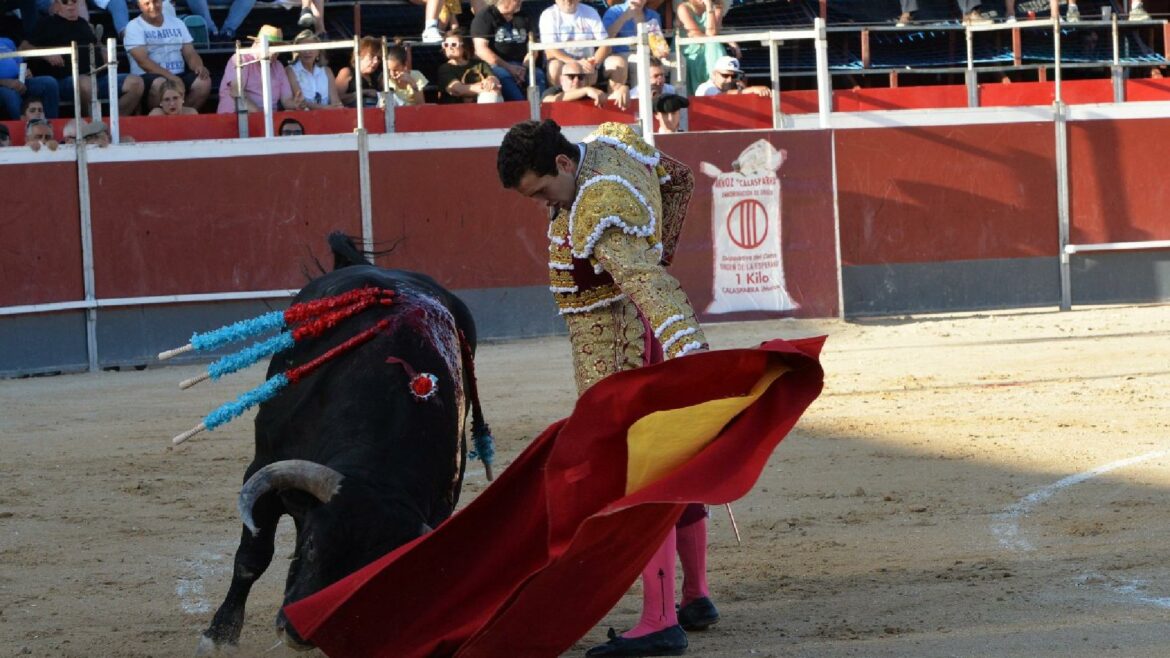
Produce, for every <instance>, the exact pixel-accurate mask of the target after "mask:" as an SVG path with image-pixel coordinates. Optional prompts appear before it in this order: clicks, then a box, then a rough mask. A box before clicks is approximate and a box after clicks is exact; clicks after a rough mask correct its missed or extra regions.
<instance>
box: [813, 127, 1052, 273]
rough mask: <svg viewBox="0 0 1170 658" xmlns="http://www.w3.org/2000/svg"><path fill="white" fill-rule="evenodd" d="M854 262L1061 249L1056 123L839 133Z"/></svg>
mask: <svg viewBox="0 0 1170 658" xmlns="http://www.w3.org/2000/svg"><path fill="white" fill-rule="evenodd" d="M836 142H837V186H838V195H839V205H840V218H841V219H840V221H841V253H842V260H843V261H844V264H845V265H876V264H886V263H918V262H935V261H953V260H973V259H988V258H1018V257H1025V256H1040V255H1055V254H1056V251H1057V244H1058V236H1057V226H1056V221H1055V218H1056V217H1057V212H1056V165H1055V162H1054V156H1053V154H1054V152H1055V151H1054V148H1055V136H1054V130H1053V128H1052V125H1051V124H1047V123H1031V124H1028V123H1020V124H1000V125H978V126H954V127H930V128H883V129H872V130H846V131H838V132H837V133H836Z"/></svg>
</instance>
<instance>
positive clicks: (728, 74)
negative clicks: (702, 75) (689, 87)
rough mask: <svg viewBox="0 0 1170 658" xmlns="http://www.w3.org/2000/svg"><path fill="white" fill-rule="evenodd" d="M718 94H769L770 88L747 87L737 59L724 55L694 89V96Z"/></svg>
mask: <svg viewBox="0 0 1170 658" xmlns="http://www.w3.org/2000/svg"><path fill="white" fill-rule="evenodd" d="M719 94H755V95H756V96H771V95H772V90H771V89H769V88H768V87H765V86H762V85H755V86H752V87H749V86H747V85H745V84H744V83H743V69H741V68H740V66H739V60H738V59H736V58H734V57H729V56H727V55H724V56H723V57H720V58H719V60H718V61H717V62H715V66H714V67H713V68H712V69H711V77H710V78H709V79H708V80H707V81H706V82H704V83H703V84H701V85H699V86H698V88H696V89H695V94H694V95H695V96H718V95H719Z"/></svg>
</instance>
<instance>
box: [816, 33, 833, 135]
mask: <svg viewBox="0 0 1170 658" xmlns="http://www.w3.org/2000/svg"><path fill="white" fill-rule="evenodd" d="M813 29H814V30H816V32H817V40H816V54H817V107H818V110H819V115H820V127H821V128H828V127H829V114H830V113H831V112H832V111H833V79H832V78H831V77H829V33H828V30H826V29H825V19H823V18H817V19H815V20H814V21H813Z"/></svg>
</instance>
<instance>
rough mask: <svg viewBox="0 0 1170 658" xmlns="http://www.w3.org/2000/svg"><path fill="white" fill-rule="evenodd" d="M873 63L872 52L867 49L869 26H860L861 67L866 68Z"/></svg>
mask: <svg viewBox="0 0 1170 658" xmlns="http://www.w3.org/2000/svg"><path fill="white" fill-rule="evenodd" d="M872 64H873V53H872V52H870V49H869V28H864V27H863V28H861V68H863V69H867V68H869V67H870V66H871V65H872Z"/></svg>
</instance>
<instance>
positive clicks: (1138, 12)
mask: <svg viewBox="0 0 1170 658" xmlns="http://www.w3.org/2000/svg"><path fill="white" fill-rule="evenodd" d="M1129 20H1131V21H1148V20H1150V12H1148V11H1146V8H1145V7H1144V6H1142V5H1138V6H1136V7H1134V8H1133V9H1130V10H1129Z"/></svg>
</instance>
